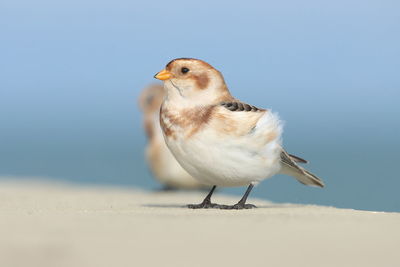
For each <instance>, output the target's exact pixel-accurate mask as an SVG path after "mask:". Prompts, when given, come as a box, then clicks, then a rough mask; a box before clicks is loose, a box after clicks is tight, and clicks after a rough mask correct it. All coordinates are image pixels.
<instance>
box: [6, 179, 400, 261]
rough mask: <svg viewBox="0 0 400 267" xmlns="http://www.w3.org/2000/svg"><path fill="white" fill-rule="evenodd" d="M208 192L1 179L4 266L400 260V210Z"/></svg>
mask: <svg viewBox="0 0 400 267" xmlns="http://www.w3.org/2000/svg"><path fill="white" fill-rule="evenodd" d="M203 197H204V193H155V192H153V193H152V192H143V191H136V190H126V189H121V188H96V187H88V186H86V187H82V186H80V187H78V186H67V185H61V184H49V183H26V182H23V183H22V182H19V183H16V182H5V181H2V182H0V266H11V267H12V266H30V267H33V266H41V267H47V266H61V267H62V266H400V213H385V212H368V211H356V210H346V209H336V208H332V207H322V206H309V205H307V206H305V205H293V204H284V205H282V204H273V203H270V202H265V201H256V200H254V199H250V202H251V203H254V204H258V206H259V208H258V209H254V210H242V211H226V210H189V209H186V208H184V207H183V205H184V204H186V203H197V202H199V201H200V200H201V199H202V198H203ZM214 200H215V202H221V203H222V202H223V203H232V204H233V203H234V202H236V200H237V197H234V198H232V197H228V196H221V194H218V192H217V194H216V197H215V198H214Z"/></svg>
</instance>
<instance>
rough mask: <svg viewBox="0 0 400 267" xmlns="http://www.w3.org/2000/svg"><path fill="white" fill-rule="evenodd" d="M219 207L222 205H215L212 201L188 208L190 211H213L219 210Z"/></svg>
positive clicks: (190, 205) (191, 205)
mask: <svg viewBox="0 0 400 267" xmlns="http://www.w3.org/2000/svg"><path fill="white" fill-rule="evenodd" d="M218 206H220V205H218V204H215V203H211V201H210V200H208V201H203V202H202V203H200V204H189V205H187V207H188V208H189V209H213V208H217V207H218Z"/></svg>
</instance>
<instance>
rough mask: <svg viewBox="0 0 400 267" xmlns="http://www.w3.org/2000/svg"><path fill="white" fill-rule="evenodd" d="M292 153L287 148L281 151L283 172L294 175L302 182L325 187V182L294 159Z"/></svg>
mask: <svg viewBox="0 0 400 267" xmlns="http://www.w3.org/2000/svg"><path fill="white" fill-rule="evenodd" d="M291 156H292V155H289V154H288V153H287V152H286V151H285V150H282V153H281V165H282V168H281V171H280V172H281V173H282V174H286V175H289V176H292V177H294V178H296V179H297V181H299V182H300V183H302V184H305V185H311V186H319V187H324V186H325V184H324V182H323V181H322V180H321V179H320V178H318V177H317V176H316V175H315V174H313V173H311V172H309V171H307V170H306V169H304V168H302V167H300V166H299V165H297V164H296V162H295V161H294V160H293V159H292V157H291Z"/></svg>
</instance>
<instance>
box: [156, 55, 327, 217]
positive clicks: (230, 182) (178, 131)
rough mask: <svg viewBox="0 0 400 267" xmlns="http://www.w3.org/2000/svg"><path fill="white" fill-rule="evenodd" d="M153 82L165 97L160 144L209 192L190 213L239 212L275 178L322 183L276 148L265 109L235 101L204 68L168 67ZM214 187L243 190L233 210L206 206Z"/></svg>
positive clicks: (276, 132)
mask: <svg viewBox="0 0 400 267" xmlns="http://www.w3.org/2000/svg"><path fill="white" fill-rule="evenodd" d="M154 77H155V78H157V79H159V80H162V81H164V88H165V90H166V93H167V95H166V96H165V98H164V101H163V103H162V105H161V110H160V124H161V128H162V130H163V133H164V138H165V141H166V143H167V145H168V147H169V149H170V150H171V152H172V154H174V156H175V158H176V159H177V160H178V162H179V163H180V164H181V165H182V167H183V168H184V169H185V170H186V171H187V172H188V173H190V174H191V175H192V176H193V177H195V178H196V179H198V180H199V181H200V182H201V183H204V184H208V185H210V186H213V187H212V190H211V191H210V193H209V194H208V195H207V197H206V198H205V199H204V200H203V202H202V203H200V204H193V205H189V206H188V207H189V208H223V209H243V208H252V207H255V206H254V205H251V204H246V199H247V197H248V195H249V193H250V191H251V189H252V188H253V186H254V185H255V184H257V183H259V182H260V181H262V180H264V179H266V178H269V177H271V176H273V175H274V174H277V173H283V174H288V175H290V176H293V177H294V178H296V179H297V180H298V181H299V182H300V183H303V184H305V185H313V186H319V187H323V186H324V183H323V182H322V181H321V179H319V178H318V177H316V176H315V175H314V174H312V173H310V172H309V171H307V170H305V169H304V168H302V167H301V166H299V165H298V163H306V162H307V161H305V160H303V159H301V158H299V157H296V156H293V155H290V154H288V153H287V152H286V151H285V150H284V149H283V148H282V146H281V135H282V123H281V121H280V120H279V118H278V116H277V115H276V114H275V113H273V112H272V111H271V110H269V109H262V108H257V107H254V106H252V105H249V104H246V103H243V102H242V101H240V100H237V99H235V98H234V97H233V96H232V95H231V94H230V92H229V90H228V88H227V86H226V84H225V81H224V78H223V76H222V74H221V73H220V72H219V71H218V70H216V69H215V68H213V67H212V66H211V65H209V64H208V63H206V62H204V61H202V60H198V59H192V58H178V59H175V60H172V61H171V62H169V63H168V64H167V65H166V67H165V69H163V70H162V71H160V72H158V73H157V74H156V75H155V76H154ZM217 186H223V187H230V186H248V188H247V191H246V193H245V194H244V196H243V197H242V199H241V200H240V201H239V202H238V203H237V204H235V205H232V206H228V205H218V204H214V203H212V202H211V195H212V194H213V192H214V189H215V188H216V187H217Z"/></svg>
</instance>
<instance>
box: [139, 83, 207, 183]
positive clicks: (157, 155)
mask: <svg viewBox="0 0 400 267" xmlns="http://www.w3.org/2000/svg"><path fill="white" fill-rule="evenodd" d="M164 95H165V93H164V88H163V86H162V85H160V84H152V85H150V86H148V87H146V88H144V89H143V91H142V93H141V95H140V97H139V107H140V109H141V110H142V112H143V127H144V130H145V132H146V135H147V139H148V143H147V146H146V149H145V156H146V160H147V163H148V165H149V167H150V170H151V172H152V174H153V176H154V177H155V178H156V179H157V180H158V181H159V182H160V183H161V184H163V185H164V186H165V189H200V188H206V187H207V186H205V185H203V184H201V183H200V182H198V181H197V180H196V179H194V178H193V177H192V176H190V174H188V173H187V172H186V171H185V170H184V169H183V168H182V167H181V166H180V165H179V163H178V162H177V161H176V159H175V158H174V156H173V155H172V154H171V152H170V151H169V149H168V147H167V146H166V144H165V141H164V137H163V134H162V130H161V127H160V119H159V116H160V106H161V103H162V101H163V98H164Z"/></svg>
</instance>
